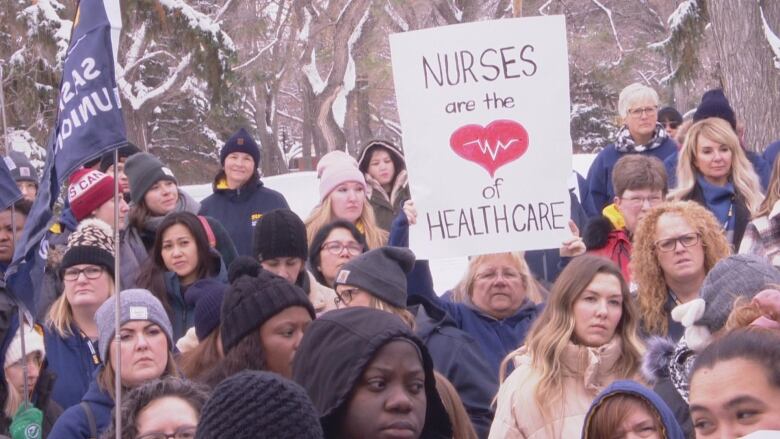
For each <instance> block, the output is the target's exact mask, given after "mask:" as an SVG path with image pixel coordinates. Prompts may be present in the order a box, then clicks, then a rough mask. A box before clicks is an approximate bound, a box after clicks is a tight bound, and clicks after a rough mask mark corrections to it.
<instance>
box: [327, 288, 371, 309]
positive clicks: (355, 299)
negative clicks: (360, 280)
mask: <svg viewBox="0 0 780 439" xmlns="http://www.w3.org/2000/svg"><path fill="white" fill-rule="evenodd" d="M336 297H337V299H336V300H337V301H338V303H337V305H338V307H339V308H351V307H353V306H363V307H371V297H373V296H372V295H371V293H369V292H368V291H366V290H364V289H362V288H359V287H353V286H352V285H337V286H336Z"/></svg>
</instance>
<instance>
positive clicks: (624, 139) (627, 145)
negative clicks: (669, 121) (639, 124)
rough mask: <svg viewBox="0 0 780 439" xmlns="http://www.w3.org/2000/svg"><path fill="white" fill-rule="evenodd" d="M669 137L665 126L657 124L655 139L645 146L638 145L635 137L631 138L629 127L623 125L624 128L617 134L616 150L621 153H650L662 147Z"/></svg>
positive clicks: (654, 133) (654, 132)
mask: <svg viewBox="0 0 780 439" xmlns="http://www.w3.org/2000/svg"><path fill="white" fill-rule="evenodd" d="M668 137H669V135H668V134H666V130H665V129H664V127H663V125H661V124H660V123H658V122H656V124H655V131H653V138H652V139H651V140H650V141H649V142H647V143H645V144H644V145H637V144H636V142H635V141H634V139H633V137H631V133H630V132H629V131H628V127H627V126H626V125H623V127H622V128H620V130H619V131H618V133H617V138H616V139H615V149H616V150H617V152H620V153H626V152H645V151H650V150H653V149H656V148H658V147H659V146H661V144H662V143H664V141H666V139H667V138H668Z"/></svg>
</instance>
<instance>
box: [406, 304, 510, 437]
mask: <svg viewBox="0 0 780 439" xmlns="http://www.w3.org/2000/svg"><path fill="white" fill-rule="evenodd" d="M412 304H413V305H411V307H410V309H409V310H410V311H411V312H412V314H413V315H414V316H415V325H416V328H415V334H416V335H417V336H418V337H420V339H421V340H422V341H423V343H425V346H426V347H427V348H428V352H430V354H431V358H433V367H434V368H435V369H436V371H438V372H439V373H440V374H442V375H444V376H445V377H446V378H447V379H448V380H449V381H450V382H451V383H452V385H453V386H454V387H455V390H457V391H458V395H460V399H461V400H462V401H463V405H464V406H465V407H466V411H467V412H468V414H469V418H471V423H472V424H473V425H474V429H475V430H476V431H477V435H478V436H479V437H481V438H485V437H487V434H488V431H489V430H490V423H491V422H492V421H493V409H492V408H491V407H490V405H491V401H492V400H493V397H494V396H495V394H496V391H498V385H497V383H496V379H495V378H494V377H493V375H491V370H490V366H488V364H487V363H486V362H485V360H484V359H483V358H482V350H481V349H480V347H479V345H478V344H477V341H476V340H475V339H474V338H472V337H471V336H469V335H468V334H466V333H465V332H463V331H461V330H460V329H458V327H457V326H456V325H455V322H454V321H453V320H452V318H451V317H450V316H449V315H447V313H446V312H444V310H443V309H441V308H439V307H437V306H436V305H434V304H433V303H431V302H429V301H427V300H425V299H424V298H421V297H416V298H413V299H412Z"/></svg>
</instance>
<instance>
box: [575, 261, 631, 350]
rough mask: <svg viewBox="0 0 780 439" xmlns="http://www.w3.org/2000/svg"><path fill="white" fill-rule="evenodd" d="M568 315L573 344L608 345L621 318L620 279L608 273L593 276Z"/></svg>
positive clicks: (621, 297)
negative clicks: (570, 322) (570, 317)
mask: <svg viewBox="0 0 780 439" xmlns="http://www.w3.org/2000/svg"><path fill="white" fill-rule="evenodd" d="M572 313H573V314H574V338H575V340H574V341H575V342H576V343H578V344H581V345H585V346H590V347H599V346H603V345H605V344H606V343H608V342H609V341H610V340H612V337H613V336H614V335H615V330H616V329H617V326H618V323H620V317H621V316H622V315H623V294H622V293H621V290H620V280H619V279H618V278H617V277H616V276H614V275H612V274H607V273H597V274H596V275H595V276H593V280H591V281H590V283H589V284H588V286H587V287H585V289H584V290H583V291H582V292H581V293H580V295H579V296H577V299H576V300H575V301H574V307H573V310H572Z"/></svg>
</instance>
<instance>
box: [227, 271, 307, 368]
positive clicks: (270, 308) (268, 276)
mask: <svg viewBox="0 0 780 439" xmlns="http://www.w3.org/2000/svg"><path fill="white" fill-rule="evenodd" d="M252 262H253V263H254V265H251V266H250V265H249V264H251V263H252ZM244 263H245V264H247V266H246V267H237V264H244ZM230 272H231V274H230V276H231V278H232V279H235V280H232V284H231V285H230V287H229V288H228V289H227V291H226V292H225V298H224V300H223V302H222V312H221V314H220V317H221V321H222V332H221V337H222V349H223V350H224V351H225V354H227V353H228V351H230V349H231V348H232V347H233V346H235V345H236V344H238V342H239V341H241V339H242V338H244V336H246V335H247V334H248V333H250V332H252V331H255V330H257V329H258V328H260V327H261V326H263V323H265V322H266V320H268V319H270V318H271V317H273V316H275V315H276V314H279V313H280V312H281V311H284V310H285V309H287V308H290V307H293V306H300V307H302V308H305V309H306V311H308V312H309V315H310V316H311V318H312V320H313V319H314V318H315V317H316V314H315V312H314V307H313V306H312V304H311V302H310V301H309V298H308V297H307V296H306V293H305V292H304V291H303V290H302V289H301V288H300V287H298V286H296V285H293V284H291V283H290V282H287V280H285V279H284V278H282V277H279V276H277V275H275V274H272V273H270V272H268V271H265V270H263V269H261V268H260V264H259V263H258V262H257V261H254V260H252V259H247V258H236V260H235V261H234V262H233V264H232V265H231V267H230ZM243 273H246V274H243Z"/></svg>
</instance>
